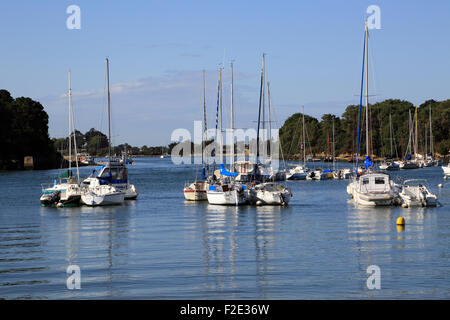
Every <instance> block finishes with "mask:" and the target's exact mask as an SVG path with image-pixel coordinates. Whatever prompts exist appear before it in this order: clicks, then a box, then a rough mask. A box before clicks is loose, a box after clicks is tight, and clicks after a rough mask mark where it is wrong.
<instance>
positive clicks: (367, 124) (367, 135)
mask: <svg viewBox="0 0 450 320" xmlns="http://www.w3.org/2000/svg"><path fill="white" fill-rule="evenodd" d="M365 34H366V154H367V155H368V156H369V155H370V154H369V152H370V151H369V54H368V51H369V31H368V29H367V21H366V25H365Z"/></svg>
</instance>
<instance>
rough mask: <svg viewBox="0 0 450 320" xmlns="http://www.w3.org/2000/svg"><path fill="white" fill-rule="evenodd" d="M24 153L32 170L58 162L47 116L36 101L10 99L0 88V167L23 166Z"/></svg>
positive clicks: (13, 167) (22, 98)
mask: <svg viewBox="0 0 450 320" xmlns="http://www.w3.org/2000/svg"><path fill="white" fill-rule="evenodd" d="M28 156H31V157H33V165H34V168H35V169H47V168H55V167H57V166H59V164H60V163H61V155H60V154H59V153H58V152H56V149H55V148H54V145H53V143H52V141H51V140H50V137H49V134H48V115H47V113H46V112H45V111H44V107H43V106H42V105H41V104H40V103H39V102H37V101H34V100H32V99H30V98H25V97H20V98H16V99H14V98H13V97H11V94H10V93H9V92H8V91H7V90H0V170H5V169H23V168H24V157H28Z"/></svg>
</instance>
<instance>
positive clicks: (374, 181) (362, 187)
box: [347, 21, 397, 206]
mask: <svg viewBox="0 0 450 320" xmlns="http://www.w3.org/2000/svg"><path fill="white" fill-rule="evenodd" d="M368 40H369V33H368V29H367V21H366V23H365V28H364V50H363V68H362V76H361V95H360V103H359V121H358V135H357V136H358V137H357V139H358V140H357V149H356V168H358V157H359V136H360V124H361V106H362V96H363V83H364V64H365V67H366V74H365V76H366V95H365V98H366V99H365V100H366V105H365V112H366V115H365V119H366V159H365V162H364V165H365V168H366V172H365V173H363V174H362V175H361V176H360V177H359V178H358V175H357V174H356V175H355V176H353V179H352V180H351V182H350V183H349V185H348V186H347V193H349V194H350V195H351V196H352V197H353V200H354V202H355V203H356V204H358V205H362V206H383V205H392V204H394V199H395V198H396V197H397V194H396V190H397V189H396V188H395V184H394V183H393V182H392V181H391V179H390V177H389V175H388V174H385V173H375V172H374V171H373V163H372V160H371V159H370V152H369V125H368V123H369V112H368V109H369V91H368V89H369V83H368V80H369V77H368V71H369V68H368Z"/></svg>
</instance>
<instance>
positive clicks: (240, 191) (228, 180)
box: [206, 62, 247, 206]
mask: <svg viewBox="0 0 450 320" xmlns="http://www.w3.org/2000/svg"><path fill="white" fill-rule="evenodd" d="M217 91H218V99H217V113H216V117H219V116H220V122H219V121H216V139H215V143H216V146H217V145H218V146H219V148H218V149H219V154H220V159H221V160H222V158H223V157H222V152H223V145H222V68H220V69H219V81H218V90H217ZM233 104H234V97H233V62H231V104H230V107H231V112H230V113H231V125H230V127H231V136H232V137H234V134H233V130H234V109H233V108H234V106H233ZM219 123H220V127H219V128H218V124H219ZM216 150H217V148H216ZM230 159H231V163H230V169H231V170H233V168H234V139H233V141H232V142H231V156H230ZM216 175H217V176H218V179H217V180H215V181H211V182H210V183H209V185H208V190H207V192H206V197H207V199H208V203H209V204H215V205H234V206H237V205H241V204H244V203H246V202H247V198H246V197H245V192H244V190H245V186H243V185H241V184H240V183H238V182H236V181H235V177H236V176H237V175H238V173H237V172H230V171H228V170H226V169H225V167H224V166H223V164H220V170H218V172H215V173H214V177H216Z"/></svg>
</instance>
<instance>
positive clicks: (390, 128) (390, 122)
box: [389, 111, 394, 157]
mask: <svg viewBox="0 0 450 320" xmlns="http://www.w3.org/2000/svg"><path fill="white" fill-rule="evenodd" d="M389 138H390V139H389V140H391V157H393V156H394V154H393V153H392V117H391V111H389Z"/></svg>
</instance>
